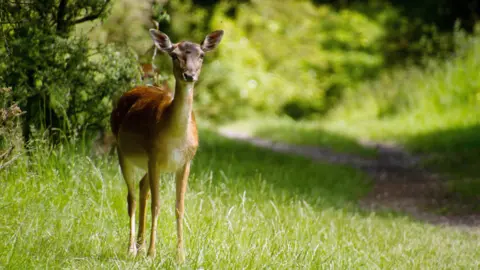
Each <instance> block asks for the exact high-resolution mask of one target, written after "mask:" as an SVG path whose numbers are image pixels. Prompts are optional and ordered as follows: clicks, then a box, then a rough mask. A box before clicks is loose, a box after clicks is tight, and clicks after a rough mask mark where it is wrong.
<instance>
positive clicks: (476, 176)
mask: <svg viewBox="0 0 480 270" xmlns="http://www.w3.org/2000/svg"><path fill="white" fill-rule="evenodd" d="M405 141H406V145H407V146H408V148H410V149H412V150H413V151H415V152H418V153H422V154H426V156H427V158H426V162H425V164H426V166H427V167H428V168H430V169H432V170H434V171H438V172H442V173H446V174H449V175H451V180H450V183H449V184H450V186H451V189H452V193H453V194H452V195H454V196H461V197H463V199H466V200H468V201H472V202H474V201H476V202H478V200H480V170H479V166H480V125H475V126H470V127H461V128H452V129H446V130H437V131H434V132H431V133H427V134H422V135H416V136H412V137H409V138H407V139H406V140H405Z"/></svg>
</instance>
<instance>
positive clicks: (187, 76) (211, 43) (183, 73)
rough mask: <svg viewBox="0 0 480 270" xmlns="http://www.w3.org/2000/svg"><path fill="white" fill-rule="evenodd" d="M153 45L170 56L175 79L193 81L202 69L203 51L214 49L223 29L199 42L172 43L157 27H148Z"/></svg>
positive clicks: (220, 38)
mask: <svg viewBox="0 0 480 270" xmlns="http://www.w3.org/2000/svg"><path fill="white" fill-rule="evenodd" d="M150 35H151V36H152V39H153V42H154V43H155V46H156V47H157V48H158V49H159V50H160V51H162V52H165V53H167V54H168V55H170V57H171V58H172V62H173V75H174V76H175V79H176V80H177V81H183V82H195V81H197V80H198V76H199V75H200V70H201V69H202V64H203V57H204V55H205V53H207V52H209V51H212V50H214V49H215V48H216V47H217V46H218V44H219V43H220V41H221V40H222V36H223V30H217V31H214V32H212V33H210V34H208V35H207V36H206V37H205V39H204V40H203V42H202V43H201V44H197V43H193V42H190V41H181V42H179V43H175V44H172V42H171V41H170V38H169V37H168V36H167V35H166V34H165V33H162V32H161V31H159V30H157V29H150Z"/></svg>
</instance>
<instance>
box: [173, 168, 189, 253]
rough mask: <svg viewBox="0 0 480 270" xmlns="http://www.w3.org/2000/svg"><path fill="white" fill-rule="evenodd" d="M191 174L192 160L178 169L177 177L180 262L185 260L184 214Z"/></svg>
mask: <svg viewBox="0 0 480 270" xmlns="http://www.w3.org/2000/svg"><path fill="white" fill-rule="evenodd" d="M189 174H190V162H187V163H186V164H185V165H184V167H183V168H182V169H180V170H178V171H177V173H176V175H175V178H176V203H175V216H176V218H177V237H178V238H177V256H178V257H177V258H178V261H179V262H184V261H185V251H184V247H183V214H184V210H185V207H184V201H185V192H186V191H187V183H188V175H189Z"/></svg>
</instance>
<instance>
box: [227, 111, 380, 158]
mask: <svg viewBox="0 0 480 270" xmlns="http://www.w3.org/2000/svg"><path fill="white" fill-rule="evenodd" d="M220 130H230V131H235V132H240V133H245V134H248V135H250V136H255V137H260V138H265V139H269V140H272V141H274V142H286V143H290V144H297V145H311V146H318V147H326V148H330V149H333V150H336V151H338V152H345V153H355V154H359V155H362V156H366V157H373V156H375V155H376V150H375V149H373V148H369V147H365V146H364V145H362V144H361V143H359V141H358V140H357V139H355V138H353V137H349V136H348V135H347V136H346V135H344V134H341V133H340V132H343V130H340V132H332V131H330V130H328V129H326V127H325V126H324V125H322V123H320V122H314V121H302V122H296V121H294V120H291V119H289V118H263V119H247V120H240V121H237V122H234V123H229V124H226V125H223V126H221V127H220Z"/></svg>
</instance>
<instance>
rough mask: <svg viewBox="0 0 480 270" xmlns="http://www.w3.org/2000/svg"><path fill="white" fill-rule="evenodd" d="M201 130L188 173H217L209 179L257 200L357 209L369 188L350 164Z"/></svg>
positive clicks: (362, 175)
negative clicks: (282, 151) (287, 152)
mask: <svg viewBox="0 0 480 270" xmlns="http://www.w3.org/2000/svg"><path fill="white" fill-rule="evenodd" d="M200 135H201V136H200V138H201V142H200V148H199V152H198V154H197V157H196V158H195V161H194V166H193V167H192V172H193V173H194V174H195V175H202V174H203V173H205V172H213V173H215V174H216V175H215V177H212V179H213V180H212V181H213V184H215V185H220V186H225V187H228V189H229V191H228V192H235V193H237V194H242V193H243V192H244V191H248V192H249V195H251V196H255V197H257V198H256V199H258V200H265V201H268V200H272V201H274V202H278V201H279V202H280V203H290V202H292V201H305V202H307V203H308V204H309V205H311V206H314V207H318V208H329V207H334V208H342V209H345V208H346V209H348V208H350V209H351V210H353V209H355V211H358V210H359V209H358V207H357V206H356V203H357V202H358V200H359V199H360V198H362V197H363V196H365V194H367V192H369V191H370V190H371V183H370V181H369V180H368V178H367V176H366V175H365V174H364V173H363V172H361V171H359V170H356V169H353V168H349V167H346V166H340V165H331V164H322V163H318V162H314V161H311V160H309V159H306V158H302V157H296V156H290V155H285V154H279V153H275V152H272V151H269V150H265V149H261V148H257V147H255V146H251V145H250V144H248V143H242V142H237V141H234V140H230V139H226V138H223V137H220V136H219V135H217V134H216V133H214V132H212V131H208V130H202V131H201V134H200ZM192 184H193V185H195V183H192ZM269 196H271V197H269Z"/></svg>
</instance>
